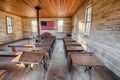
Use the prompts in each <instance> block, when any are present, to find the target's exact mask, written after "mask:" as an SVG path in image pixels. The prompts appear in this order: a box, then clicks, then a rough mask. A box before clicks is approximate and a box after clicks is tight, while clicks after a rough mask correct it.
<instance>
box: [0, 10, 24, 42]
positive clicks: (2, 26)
mask: <svg viewBox="0 0 120 80" xmlns="http://www.w3.org/2000/svg"><path fill="white" fill-rule="evenodd" d="M6 16H9V17H12V21H13V34H7V26H6ZM22 29H23V27H22V18H21V17H18V16H14V15H11V14H8V13H5V12H2V11H0V44H2V43H6V42H10V41H13V40H18V39H22V38H23V31H22Z"/></svg>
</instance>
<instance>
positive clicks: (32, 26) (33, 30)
mask: <svg viewBox="0 0 120 80" xmlns="http://www.w3.org/2000/svg"><path fill="white" fill-rule="evenodd" d="M31 29H32V32H37V21H36V20H32V21H31Z"/></svg>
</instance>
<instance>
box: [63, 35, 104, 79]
mask: <svg viewBox="0 0 120 80" xmlns="http://www.w3.org/2000/svg"><path fill="white" fill-rule="evenodd" d="M64 44H65V51H66V54H67V55H66V57H67V59H68V65H69V71H70V73H71V79H72V76H73V66H85V67H86V68H85V72H86V71H88V72H89V74H90V80H92V67H93V66H103V65H104V64H103V63H102V62H101V61H100V59H99V58H98V57H97V56H96V55H95V54H93V52H87V51H84V49H83V48H82V46H81V45H80V44H79V43H77V42H76V41H74V40H73V39H72V38H70V37H66V38H64Z"/></svg>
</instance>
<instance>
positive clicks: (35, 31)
mask: <svg viewBox="0 0 120 80" xmlns="http://www.w3.org/2000/svg"><path fill="white" fill-rule="evenodd" d="M32 21H36V30H33V24H32ZM31 32H32V33H37V20H31Z"/></svg>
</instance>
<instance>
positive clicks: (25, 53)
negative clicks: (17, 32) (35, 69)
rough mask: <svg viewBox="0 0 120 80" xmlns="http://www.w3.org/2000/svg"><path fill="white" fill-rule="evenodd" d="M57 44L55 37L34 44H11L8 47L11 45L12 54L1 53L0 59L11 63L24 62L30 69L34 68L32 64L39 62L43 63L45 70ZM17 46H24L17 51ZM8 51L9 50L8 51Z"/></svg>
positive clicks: (39, 63)
mask: <svg viewBox="0 0 120 80" xmlns="http://www.w3.org/2000/svg"><path fill="white" fill-rule="evenodd" d="M54 44H55V39H49V40H48V39H46V40H43V41H42V42H41V43H39V44H34V45H28V44H27V45H16V44H11V45H8V47H11V49H12V51H13V52H12V53H11V54H9V53H8V54H4V53H5V52H4V53H0V61H1V62H2V63H5V64H7V63H8V64H10V63H17V64H18V63H19V64H21V63H22V64H24V65H25V67H27V68H28V66H30V69H31V70H32V67H31V65H33V64H38V65H43V67H44V72H45V71H46V70H47V66H48V59H50V58H48V55H47V54H49V57H51V54H52V51H53V48H54ZM16 48H23V49H22V50H21V51H19V52H18V51H17V50H16ZM6 53H7V52H6Z"/></svg>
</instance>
